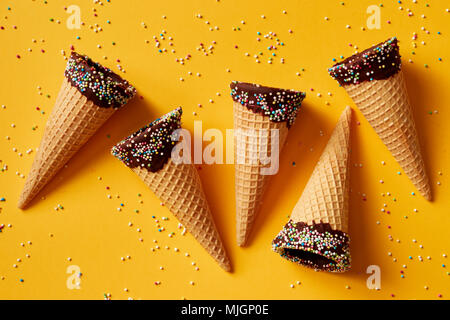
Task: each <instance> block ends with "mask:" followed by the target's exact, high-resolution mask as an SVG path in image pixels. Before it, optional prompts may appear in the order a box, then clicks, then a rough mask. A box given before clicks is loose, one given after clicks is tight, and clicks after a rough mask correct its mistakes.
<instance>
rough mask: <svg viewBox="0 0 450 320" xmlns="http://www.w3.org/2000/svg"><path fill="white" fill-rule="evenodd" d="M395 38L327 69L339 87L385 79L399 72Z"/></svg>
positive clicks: (398, 53)
mask: <svg viewBox="0 0 450 320" xmlns="http://www.w3.org/2000/svg"><path fill="white" fill-rule="evenodd" d="M400 68H401V59H400V52H399V47H398V43H397V38H395V37H393V38H390V39H388V40H386V41H384V42H381V43H379V44H377V45H375V46H373V47H370V48H369V49H366V50H364V51H362V52H360V53H357V54H355V55H353V56H351V57H349V58H347V59H345V60H344V61H342V62H339V63H336V64H335V65H334V66H333V67H331V68H329V69H328V73H329V74H330V75H331V76H332V77H333V79H335V80H337V81H338V82H339V84H340V85H342V86H345V85H348V84H358V83H361V82H363V81H373V80H382V79H387V78H389V77H390V76H392V75H394V74H396V73H397V72H399V71H400Z"/></svg>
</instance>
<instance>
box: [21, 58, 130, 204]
mask: <svg viewBox="0 0 450 320" xmlns="http://www.w3.org/2000/svg"><path fill="white" fill-rule="evenodd" d="M135 93H136V91H135V89H134V88H133V87H132V86H131V85H130V84H129V83H128V82H127V81H126V80H123V79H121V78H120V77H119V76H118V75H116V74H114V73H113V72H112V71H111V70H109V69H107V68H104V67H102V66H101V65H100V64H98V63H95V62H93V61H92V60H91V59H89V58H88V57H87V56H81V55H79V54H77V53H75V52H72V55H71V57H70V59H69V61H68V63H67V67H66V70H65V78H64V81H63V83H62V86H61V89H60V91H59V94H58V97H57V99H56V104H55V107H54V108H53V111H52V113H51V115H50V117H49V119H48V122H47V125H46V127H45V131H44V136H43V137H42V140H41V144H40V146H39V149H38V150H37V153H36V157H35V159H34V162H33V165H32V167H31V170H30V173H29V174H28V176H27V180H26V182H25V186H24V188H23V190H22V193H21V195H20V199H19V202H18V205H17V206H18V207H19V208H21V209H23V208H24V207H26V206H27V204H28V203H29V202H30V201H31V200H32V199H33V198H34V197H35V196H36V195H37V194H38V193H39V191H40V190H41V189H42V188H43V187H44V186H45V185H46V184H47V183H48V182H49V181H50V180H51V179H52V178H53V177H54V176H55V175H56V173H57V172H58V171H59V170H60V169H61V168H62V167H63V166H64V165H65V164H66V163H67V161H69V160H70V158H72V156H73V155H74V154H75V153H76V152H77V151H78V150H79V149H80V148H81V147H82V146H83V145H84V144H85V143H86V141H87V140H89V138H90V137H91V136H92V135H93V134H94V133H95V132H96V131H97V130H98V129H99V128H100V127H101V126H102V125H103V123H104V122H105V121H106V120H108V118H109V117H110V116H111V115H112V114H113V113H114V112H115V111H116V110H117V109H118V108H119V107H121V106H122V105H123V104H125V103H126V102H127V101H128V100H129V99H131V98H132V97H133V96H134V95H135Z"/></svg>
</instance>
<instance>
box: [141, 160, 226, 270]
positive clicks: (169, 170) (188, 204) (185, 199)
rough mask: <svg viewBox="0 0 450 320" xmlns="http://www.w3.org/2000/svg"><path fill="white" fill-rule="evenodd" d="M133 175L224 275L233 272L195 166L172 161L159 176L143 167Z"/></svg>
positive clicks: (158, 173)
mask: <svg viewBox="0 0 450 320" xmlns="http://www.w3.org/2000/svg"><path fill="white" fill-rule="evenodd" d="M133 171H134V172H135V173H136V174H137V175H138V176H139V177H140V178H141V179H142V180H143V181H144V182H145V184H146V185H147V186H148V187H149V188H150V189H151V190H152V191H153V192H154V193H155V194H156V196H157V197H158V198H159V199H160V200H161V201H162V202H164V205H165V206H166V207H167V208H168V209H169V210H170V211H171V212H172V213H173V214H174V215H175V217H176V218H177V219H178V220H179V221H180V222H181V223H182V224H183V225H184V226H185V227H186V229H187V230H188V231H189V232H190V233H191V234H192V235H193V236H194V238H195V239H197V241H198V242H200V244H201V245H202V246H203V247H204V248H205V249H206V251H208V253H209V254H210V255H211V256H212V257H213V258H214V259H215V260H216V261H217V263H218V264H219V265H220V266H221V267H222V268H223V269H224V270H225V271H230V270H231V267H230V261H229V259H228V256H227V254H226V252H225V249H224V247H223V244H222V241H221V240H220V236H219V233H218V232H217V228H216V226H215V224H214V221H213V219H212V216H211V212H210V210H209V206H208V203H207V201H206V197H205V194H204V192H203V188H202V184H201V181H200V177H199V175H198V172H197V170H196V169H195V167H194V165H192V164H175V163H174V162H172V160H171V159H169V161H168V163H167V164H165V165H164V167H163V168H162V169H161V170H159V171H157V172H151V171H149V170H147V169H145V168H141V167H136V168H133Z"/></svg>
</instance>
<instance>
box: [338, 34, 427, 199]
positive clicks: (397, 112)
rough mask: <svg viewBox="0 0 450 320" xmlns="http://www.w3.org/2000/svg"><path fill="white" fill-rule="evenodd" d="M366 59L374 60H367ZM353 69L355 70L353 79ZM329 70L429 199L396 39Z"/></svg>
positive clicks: (416, 185) (410, 177)
mask: <svg viewBox="0 0 450 320" xmlns="http://www.w3.org/2000/svg"><path fill="white" fill-rule="evenodd" d="M371 57H373V58H371ZM369 59H374V61H373V62H370V63H368V62H367V61H368V60H369ZM389 59H391V60H392V61H391V60H389ZM380 63H381V65H380V66H379V64H380ZM356 66H357V67H356ZM369 66H370V67H369ZM383 66H388V67H383ZM370 68H372V70H369V69H370ZM366 69H367V70H366ZM373 69H375V70H373ZM349 70H352V71H351V72H350V71H349ZM354 70H358V74H359V76H358V77H357V78H355V74H356V72H355V71H354ZM379 70H382V71H379ZM372 71H373V72H372ZM330 73H331V74H332V76H333V77H335V78H336V79H337V80H338V81H339V82H340V83H341V84H342V85H343V87H344V88H345V90H346V91H347V93H348V94H349V96H350V97H351V98H352V99H353V101H354V102H355V104H356V105H357V106H358V108H359V110H360V111H361V113H362V114H363V115H364V117H365V118H366V119H367V121H368V122H369V123H370V125H371V126H372V127H373V128H374V129H375V132H376V133H377V134H378V136H379V137H380V138H381V140H382V141H383V143H384V144H385V145H386V147H387V148H388V149H389V151H390V152H391V154H392V155H393V156H394V158H395V159H396V160H397V162H398V163H399V164H400V166H401V167H402V168H403V170H404V171H405V173H406V175H407V176H408V177H409V179H410V180H411V181H412V183H413V184H414V186H415V187H416V188H417V190H419V192H420V193H421V194H422V195H423V196H424V197H425V199H427V200H431V198H432V197H431V188H430V184H429V180H428V177H427V174H426V171H425V166H424V162H423V159H422V154H421V151H420V145H419V139H418V136H417V132H416V127H415V123H414V118H413V114H412V109H411V105H410V101H409V96H408V92H407V90H406V84H405V80H404V75H403V72H402V70H401V64H400V54H399V52H398V46H397V40H396V39H395V38H392V39H389V40H388V41H386V42H384V43H381V44H379V45H377V46H374V47H372V48H369V49H367V50H366V51H364V52H362V53H360V54H357V55H354V56H352V57H350V58H348V59H346V60H345V61H344V62H343V63H340V64H338V65H336V66H334V67H333V68H331V69H330ZM344 74H345V76H344ZM367 74H369V75H370V76H369V77H368V76H366V75H367Z"/></svg>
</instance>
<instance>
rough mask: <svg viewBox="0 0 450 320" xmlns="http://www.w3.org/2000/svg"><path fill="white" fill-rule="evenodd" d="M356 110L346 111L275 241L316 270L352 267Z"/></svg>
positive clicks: (275, 246)
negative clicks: (350, 230) (352, 162)
mask: <svg viewBox="0 0 450 320" xmlns="http://www.w3.org/2000/svg"><path fill="white" fill-rule="evenodd" d="M351 117H352V110H351V109H350V107H347V108H346V109H345V110H344V112H343V113H342V115H341V117H340V119H339V122H338V123H337V125H336V128H335V129H334V131H333V133H332V135H331V138H330V140H329V141H328V144H327V146H326V147H325V149H324V151H323V153H322V155H321V156H320V159H319V161H318V163H317V164H316V166H315V168H314V171H313V173H312V175H311V177H310V178H309V181H308V183H307V184H306V187H305V189H304V190H303V193H302V195H301V197H300V199H299V200H298V202H297V204H296V206H295V208H294V210H293V211H292V214H291V217H290V219H289V221H288V223H287V224H286V225H285V226H284V228H283V230H282V231H281V232H280V233H279V234H278V235H277V237H276V238H275V239H274V240H273V241H272V248H273V250H274V251H275V252H278V253H279V254H280V255H281V256H282V257H283V258H286V259H288V260H290V261H293V262H296V263H298V264H301V265H304V266H307V267H310V268H314V269H316V270H323V271H330V272H344V271H347V270H348V269H350V249H349V243H350V238H349V237H348V234H347V233H348V199H349V188H350V184H349V152H350V123H351Z"/></svg>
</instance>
